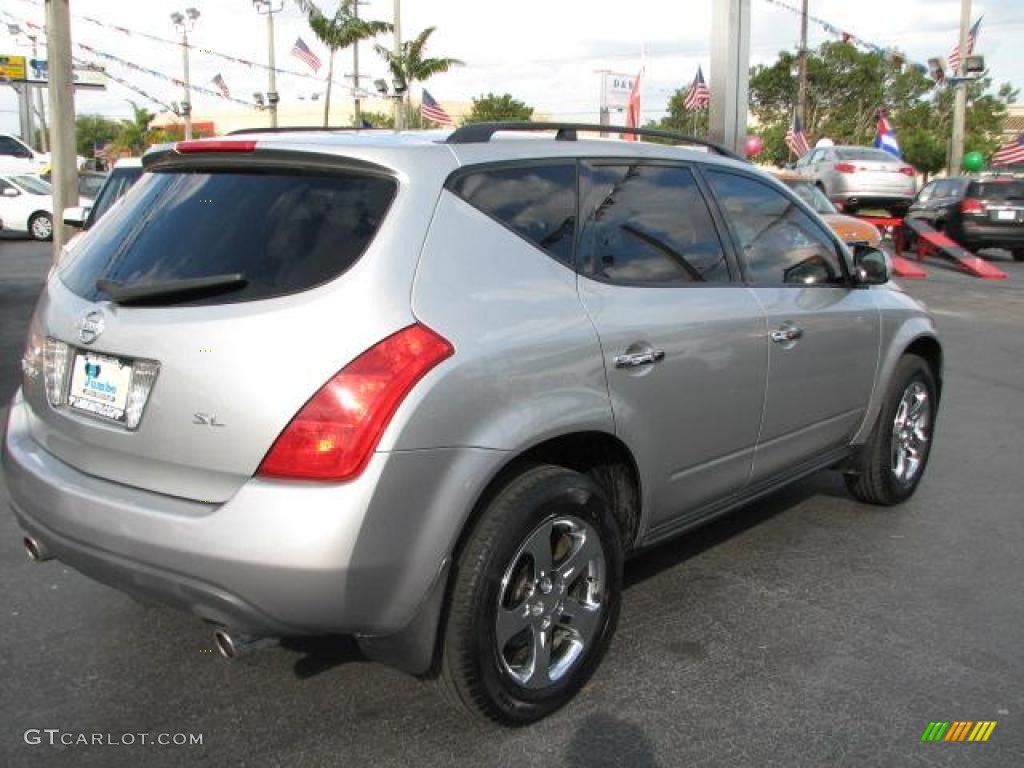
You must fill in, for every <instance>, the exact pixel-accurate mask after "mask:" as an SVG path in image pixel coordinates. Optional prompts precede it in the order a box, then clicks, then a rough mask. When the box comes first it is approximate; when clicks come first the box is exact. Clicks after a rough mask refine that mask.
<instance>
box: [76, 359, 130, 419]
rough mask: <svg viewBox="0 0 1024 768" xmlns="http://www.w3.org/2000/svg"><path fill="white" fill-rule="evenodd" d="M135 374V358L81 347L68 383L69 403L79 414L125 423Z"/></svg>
mask: <svg viewBox="0 0 1024 768" xmlns="http://www.w3.org/2000/svg"><path fill="white" fill-rule="evenodd" d="M90 366H92V369H91V370H90ZM134 377H135V361H134V360H132V359H130V358H126V357H118V356H116V355H107V354H103V353H101V352H93V351H90V350H84V349H77V350H75V357H74V361H73V363H72V366H71V377H70V381H69V382H68V399H67V403H68V406H69V407H70V408H71V409H72V410H73V411H74V412H75V413H80V414H84V415H87V416H92V417H95V418H100V419H103V420H105V421H110V422H113V423H116V424H122V425H123V424H125V421H126V413H127V409H128V397H129V394H130V392H131V388H132V381H133V379H134Z"/></svg>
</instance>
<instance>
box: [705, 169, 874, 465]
mask: <svg viewBox="0 0 1024 768" xmlns="http://www.w3.org/2000/svg"><path fill="white" fill-rule="evenodd" d="M707 177H708V181H709V183H710V185H711V187H712V189H713V190H714V193H715V197H716V199H717V200H718V203H719V205H720V206H721V208H722V209H723V211H724V213H725V215H726V218H727V219H728V220H729V223H730V225H731V229H732V233H733V237H734V238H735V242H736V246H737V249H738V250H739V251H740V253H741V258H742V262H743V264H742V266H743V269H744V274H745V278H746V282H747V284H748V286H749V290H750V291H751V293H752V294H753V295H754V296H756V298H757V300H758V302H759V303H760V304H761V306H762V308H763V309H764V312H765V316H766V319H767V325H768V328H767V333H766V334H765V336H764V337H763V342H764V345H765V347H766V350H767V355H768V383H767V391H766V393H765V409H764V423H763V424H762V426H761V434H760V437H759V438H758V444H757V452H756V455H755V458H754V468H753V474H752V484H754V485H756V484H759V483H767V482H771V481H772V480H773V479H775V478H777V477H779V476H781V475H784V474H787V473H789V472H795V471H798V470H799V469H801V468H802V467H804V466H806V465H808V464H811V463H814V462H817V461H820V460H823V459H825V458H827V457H828V456H829V455H830V454H832V453H833V452H834V451H836V450H839V449H841V448H843V447H844V446H845V445H846V444H847V443H848V441H849V440H850V438H851V437H852V436H853V434H854V432H856V430H857V428H858V427H859V426H860V424H861V422H862V420H863V418H864V413H865V411H866V409H867V406H868V402H869V401H870V399H871V390H872V387H873V385H874V381H875V372H876V371H875V369H876V366H877V362H878V350H879V344H880V319H879V311H878V309H877V307H876V304H875V301H874V294H873V293H872V292H871V291H870V290H867V289H865V288H858V287H855V286H854V285H853V283H852V282H851V281H850V279H849V267H848V265H847V263H846V260H845V256H844V249H843V247H842V246H841V245H840V244H839V242H838V240H837V239H836V238H835V237H834V236H833V235H832V234H831V232H830V231H829V230H828V229H827V228H826V227H825V226H824V224H823V223H822V222H821V221H820V220H819V219H817V217H815V216H813V215H812V214H810V213H808V211H807V209H806V208H805V206H804V205H803V204H802V203H800V202H799V201H798V199H797V198H796V196H794V195H792V194H790V193H788V191H783V190H781V189H779V188H777V187H776V186H774V185H771V184H769V183H767V182H765V181H763V180H760V179H755V178H753V177H751V176H748V175H746V174H742V173H734V172H727V171H718V170H714V171H708V172H707Z"/></svg>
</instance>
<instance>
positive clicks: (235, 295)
mask: <svg viewBox="0 0 1024 768" xmlns="http://www.w3.org/2000/svg"><path fill="white" fill-rule="evenodd" d="M395 192H396V183H395V182H394V180H392V179H387V178H383V177H379V176H369V175H366V174H358V173H348V174H340V173H339V174H332V175H330V176H327V175H323V176H320V175H297V174H282V173H278V172H273V173H237V172H233V173H219V172H218V173H210V172H188V171H184V172H183V171H174V172H158V173H148V174H145V175H144V177H143V178H142V180H140V181H139V183H138V184H137V185H136V186H135V188H134V189H133V190H132V191H131V194H129V195H128V196H127V197H126V198H125V200H124V202H123V203H122V204H121V205H119V206H117V207H115V208H113V209H111V210H110V212H109V213H108V214H107V215H106V216H104V217H103V219H102V220H101V221H100V222H98V223H97V225H96V227H95V228H94V229H93V230H92V231H91V232H90V233H89V235H87V236H86V237H85V238H84V239H83V241H82V243H81V245H79V246H78V248H77V249H76V251H75V256H74V258H73V259H71V261H70V263H69V264H68V266H67V267H66V268H65V269H64V271H63V272H62V273H61V278H62V279H63V281H64V283H65V284H66V285H67V286H68V287H69V288H70V289H71V290H72V291H74V292H75V293H77V294H78V295H79V296H82V297H84V298H87V299H90V300H93V301H97V300H102V299H106V298H108V297H107V296H106V294H105V293H104V292H103V291H101V290H100V289H98V288H97V287H96V282H97V281H98V280H112V281H115V282H118V283H123V284H129V285H132V284H138V285H145V284H151V283H163V282H168V281H175V280H184V279H189V278H202V277H212V276H216V275H225V274H233V273H240V274H241V275H242V276H243V277H244V279H245V280H246V285H245V286H244V287H242V288H240V289H236V290H233V291H231V292H226V293H222V294H219V295H216V296H207V297H204V298H202V299H194V300H192V301H189V302H188V303H189V304H223V303H228V302H235V301H251V300H254V299H265V298H270V297H272V296H280V295H283V294H288V293H294V292H296V291H301V290H305V289H308V288H312V287H313V286H316V285H319V284H321V283H324V282H327V281H328V280H331V279H332V278H334V277H337V276H338V275H340V274H341V273H342V272H344V271H345V270H346V269H348V268H349V267H350V266H352V265H353V264H354V263H355V262H356V261H357V260H358V259H359V257H360V256H361V255H362V254H363V251H365V250H366V247H367V246H368V245H369V244H370V241H371V240H372V239H373V236H374V234H376V232H377V229H378V228H379V227H380V224H381V222H382V221H383V219H384V217H385V215H386V213H387V210H388V207H389V206H390V204H391V201H392V199H393V198H394V196H395Z"/></svg>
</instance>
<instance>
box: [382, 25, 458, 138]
mask: <svg viewBox="0 0 1024 768" xmlns="http://www.w3.org/2000/svg"><path fill="white" fill-rule="evenodd" d="M436 29H437V27H427V28H426V29H424V30H423V31H422V32H420V33H419V34H418V35H416V37H414V38H413V39H412V40H407V41H406V42H404V43H402V46H401V52H399V53H395V52H394V51H391V50H389V49H387V48H385V47H384V46H383V45H378V46H377V53H378V54H380V56H381V58H383V59H384V61H385V62H386V63H387V65H388V68H389V69H390V70H391V77H392V78H393V79H394V81H395V86H396V89H403V88H404V93H405V95H404V97H402V105H396V108H395V110H396V118H398V117H405V116H407V115H408V111H409V104H408V100H409V97H410V91H411V89H412V85H413V83H419V82H423V81H425V80H427V79H428V78H430V77H432V76H434V75H439V74H441V73H442V72H447V71H448V70H449V69H451V68H452V67H461V66H462V65H463V64H464V63H465V62H463V61H460V60H459V59H451V58H424V57H423V49H424V48H426V46H427V41H428V40H429V39H430V36H431V35H432V34H434V32H435V30H436ZM403 107H404V109H405V112H406V115H402V114H400V113H401V111H402V109H403ZM404 122H405V121H404V120H402V121H399V120H397V119H396V120H395V125H396V127H397V126H400V125H401V124H402V123H404Z"/></svg>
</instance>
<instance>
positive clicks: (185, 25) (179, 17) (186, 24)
mask: <svg viewBox="0 0 1024 768" xmlns="http://www.w3.org/2000/svg"><path fill="white" fill-rule="evenodd" d="M198 18H199V11H198V10H196V9H195V8H186V9H185V13H183V14H182V13H180V12H178V11H175V12H174V13H172V14H171V21H172V22H173V23H174V28H175V29H176V30H177V31H178V32H180V33H181V56H182V62H183V63H184V67H185V99H184V100H183V101H182V102H181V113H182V115H183V116H184V118H185V140H186V141H188V140H189V139H191V138H192V84H191V82H190V81H189V76H188V33H189V32H191V31H192V30H193V29H194V28H195V26H196V19H198Z"/></svg>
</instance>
